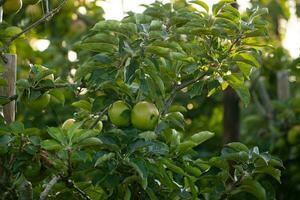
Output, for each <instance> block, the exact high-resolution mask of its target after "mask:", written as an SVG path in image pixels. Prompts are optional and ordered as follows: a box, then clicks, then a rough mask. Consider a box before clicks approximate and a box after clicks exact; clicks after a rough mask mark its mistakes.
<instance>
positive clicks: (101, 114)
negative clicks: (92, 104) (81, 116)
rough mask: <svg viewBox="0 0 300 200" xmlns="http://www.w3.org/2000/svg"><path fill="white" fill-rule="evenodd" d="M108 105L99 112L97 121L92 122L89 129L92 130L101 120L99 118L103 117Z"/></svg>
mask: <svg viewBox="0 0 300 200" xmlns="http://www.w3.org/2000/svg"><path fill="white" fill-rule="evenodd" d="M109 106H110V105H108V106H106V107H105V108H104V109H103V110H102V111H101V112H99V114H98V117H97V119H96V120H95V121H94V123H93V124H92V125H91V126H90V128H89V129H94V128H95V127H96V126H97V124H98V122H99V121H100V120H101V118H102V117H103V115H104V114H105V113H106V111H107V110H108V108H109Z"/></svg>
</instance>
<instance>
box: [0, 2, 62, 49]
mask: <svg viewBox="0 0 300 200" xmlns="http://www.w3.org/2000/svg"><path fill="white" fill-rule="evenodd" d="M66 1H67V0H63V1H62V2H61V3H60V4H59V5H58V6H57V7H56V8H54V9H53V10H51V11H50V12H48V13H46V14H45V15H44V16H43V17H42V18H40V19H39V20H37V21H36V22H34V23H32V24H31V25H29V26H27V27H26V28H25V29H24V30H23V31H22V32H20V33H18V34H16V35H14V36H12V37H11V38H10V39H9V40H8V41H7V42H6V43H4V45H3V47H2V48H0V52H1V54H2V53H3V52H5V51H6V50H7V49H8V47H9V46H10V45H11V43H12V42H13V41H15V40H16V39H18V38H19V37H20V36H21V35H23V34H24V33H27V32H28V31H29V30H31V29H32V28H35V27H36V26H38V25H40V24H41V23H43V22H45V21H47V20H49V19H50V18H52V17H53V16H54V15H55V14H57V13H58V12H59V10H60V9H61V8H62V7H63V6H64V4H65V3H66Z"/></svg>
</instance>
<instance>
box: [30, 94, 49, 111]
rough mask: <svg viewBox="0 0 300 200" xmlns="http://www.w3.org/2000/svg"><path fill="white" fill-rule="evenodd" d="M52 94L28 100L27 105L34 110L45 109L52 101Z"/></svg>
mask: <svg viewBox="0 0 300 200" xmlns="http://www.w3.org/2000/svg"><path fill="white" fill-rule="evenodd" d="M50 97H51V96H50V94H47V93H45V94H42V95H41V96H39V97H38V98H36V99H34V100H32V101H28V102H27V106H28V108H30V109H32V110H34V111H41V110H43V109H44V108H45V107H46V106H47V105H48V104H49V102H50Z"/></svg>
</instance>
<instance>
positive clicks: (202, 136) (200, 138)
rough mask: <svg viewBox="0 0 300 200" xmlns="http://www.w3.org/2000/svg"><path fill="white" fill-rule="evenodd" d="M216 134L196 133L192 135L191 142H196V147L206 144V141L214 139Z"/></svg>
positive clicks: (207, 132)
mask: <svg viewBox="0 0 300 200" xmlns="http://www.w3.org/2000/svg"><path fill="white" fill-rule="evenodd" d="M214 135H215V134H214V133H212V132H209V131H201V132H199V133H196V134H194V135H192V136H191V137H190V138H189V140H191V141H192V142H194V143H195V144H196V145H199V144H201V143H203V142H205V141H206V140H208V139H210V138H212V137H213V136H214Z"/></svg>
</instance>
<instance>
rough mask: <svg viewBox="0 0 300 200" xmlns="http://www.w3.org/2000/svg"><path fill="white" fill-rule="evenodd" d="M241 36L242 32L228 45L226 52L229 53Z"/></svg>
mask: <svg viewBox="0 0 300 200" xmlns="http://www.w3.org/2000/svg"><path fill="white" fill-rule="evenodd" d="M242 37H243V33H240V35H239V36H238V37H237V38H236V39H235V40H234V41H233V43H232V44H231V46H230V47H229V49H228V51H227V53H228V54H229V53H230V52H231V51H232V48H233V47H234V46H235V45H236V44H237V43H238V42H239V41H240V39H241V38H242Z"/></svg>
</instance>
